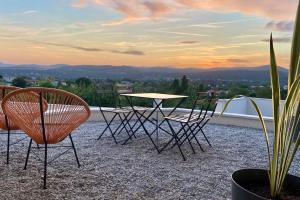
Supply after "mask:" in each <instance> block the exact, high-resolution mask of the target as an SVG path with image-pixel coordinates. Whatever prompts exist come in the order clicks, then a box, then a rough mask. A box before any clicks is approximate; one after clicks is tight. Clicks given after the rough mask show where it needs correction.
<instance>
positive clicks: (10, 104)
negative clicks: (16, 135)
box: [2, 88, 90, 189]
mask: <svg viewBox="0 0 300 200" xmlns="http://www.w3.org/2000/svg"><path fill="white" fill-rule="evenodd" d="M46 102H47V103H46ZM2 109H3V111H4V113H5V114H6V115H7V116H8V117H9V118H10V119H11V120H12V121H13V122H14V123H16V125H17V126H18V127H20V128H21V129H22V130H23V131H24V132H25V133H26V134H27V135H28V136H29V137H30V138H31V140H30V143H29V147H28V152H27V157H26V162H25V167H24V169H26V167H27V163H28V158H29V154H30V149H31V145H32V140H33V141H34V142H35V143H37V144H42V145H44V150H45V157H44V188H45V189H46V179H47V164H48V162H47V149H48V145H49V144H57V143H59V142H61V141H62V140H64V139H65V138H67V137H69V138H70V141H71V146H68V147H69V148H72V149H73V150H74V154H75V158H76V161H77V164H78V167H80V163H79V160H78V157H77V153H76V149H75V146H74V143H73V140H72V137H71V132H72V131H73V130H74V129H76V128H77V127H78V126H80V125H81V124H82V123H83V122H85V121H86V120H87V119H88V118H89V116H90V109H89V106H88V104H87V103H86V102H85V101H84V100H82V99H81V98H80V97H78V96H76V95H74V94H72V93H69V92H66V91H63V90H58V89H52V88H26V89H20V90H17V91H14V92H12V93H10V94H8V95H7V96H6V97H5V98H4V99H3V101H2ZM37 113H38V116H37ZM64 147H66V146H64Z"/></svg>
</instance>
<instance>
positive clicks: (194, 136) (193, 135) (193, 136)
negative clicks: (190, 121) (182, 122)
mask: <svg viewBox="0 0 300 200" xmlns="http://www.w3.org/2000/svg"><path fill="white" fill-rule="evenodd" d="M188 128H189V130H190V132H191V134H192V138H195V140H196V142H197V144H198V145H199V147H200V149H201V151H202V152H204V149H203V148H202V146H201V144H200V142H199V140H198V139H197V137H196V135H195V134H194V132H193V130H192V129H191V127H190V126H189V125H188Z"/></svg>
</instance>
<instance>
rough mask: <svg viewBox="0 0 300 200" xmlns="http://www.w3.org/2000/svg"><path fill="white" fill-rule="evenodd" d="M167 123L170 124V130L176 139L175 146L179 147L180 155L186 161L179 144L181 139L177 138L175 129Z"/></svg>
mask: <svg viewBox="0 0 300 200" xmlns="http://www.w3.org/2000/svg"><path fill="white" fill-rule="evenodd" d="M167 123H168V125H169V127H170V130H171V132H172V135H173V138H174V140H175V144H176V145H177V147H178V149H179V151H180V154H181V156H182V158H183V160H184V161H186V158H185V155H184V154H183V151H182V149H181V146H180V144H179V138H178V137H177V135H176V132H175V131H174V129H173V127H172V126H171V124H170V122H169V120H167ZM177 134H178V133H177Z"/></svg>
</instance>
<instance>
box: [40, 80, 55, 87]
mask: <svg viewBox="0 0 300 200" xmlns="http://www.w3.org/2000/svg"><path fill="white" fill-rule="evenodd" d="M39 86H40V87H47V88H54V85H53V84H52V83H51V82H50V81H48V80H42V81H40V82H39Z"/></svg>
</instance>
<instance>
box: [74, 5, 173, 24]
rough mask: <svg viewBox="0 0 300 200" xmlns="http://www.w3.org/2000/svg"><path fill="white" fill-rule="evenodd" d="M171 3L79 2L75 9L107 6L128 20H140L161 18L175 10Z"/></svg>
mask: <svg viewBox="0 0 300 200" xmlns="http://www.w3.org/2000/svg"><path fill="white" fill-rule="evenodd" d="M168 2H171V1H168V0H167V1H159V0H152V1H149V0H79V1H77V2H76V3H75V4H73V7H83V6H85V5H87V4H96V5H101V6H106V7H109V8H112V9H114V10H116V11H117V12H119V13H121V14H122V15H124V16H125V18H127V19H132V20H134V19H138V18H149V19H155V18H159V17H161V16H162V15H164V14H167V13H169V12H171V11H173V10H174V8H173V6H172V5H170V4H168Z"/></svg>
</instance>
